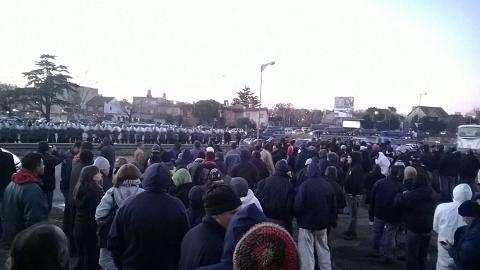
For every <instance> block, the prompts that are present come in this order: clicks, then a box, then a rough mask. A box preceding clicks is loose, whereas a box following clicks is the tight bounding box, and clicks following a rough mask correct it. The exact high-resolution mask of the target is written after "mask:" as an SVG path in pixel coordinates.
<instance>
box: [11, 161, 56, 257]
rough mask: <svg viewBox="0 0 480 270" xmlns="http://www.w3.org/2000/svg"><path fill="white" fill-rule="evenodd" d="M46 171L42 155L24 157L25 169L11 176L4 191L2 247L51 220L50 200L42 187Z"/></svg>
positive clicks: (23, 164) (23, 165)
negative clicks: (49, 211)
mask: <svg viewBox="0 0 480 270" xmlns="http://www.w3.org/2000/svg"><path fill="white" fill-rule="evenodd" d="M43 170H44V165H43V160H42V155H41V154H38V153H30V154H27V155H26V156H24V157H23V158H22V169H21V170H20V171H18V172H17V173H14V174H13V175H12V181H11V182H10V184H8V186H7V188H6V189H5V192H4V194H3V210H4V213H3V215H4V220H3V225H4V227H3V235H2V245H3V246H5V247H6V248H7V250H8V247H9V246H10V244H11V243H12V241H13V239H14V238H15V235H16V234H17V233H19V232H20V231H22V230H24V229H26V228H27V227H29V226H32V225H33V224H35V223H38V222H42V221H46V220H47V218H48V205H47V198H46V195H45V193H44V192H43V190H42V188H41V184H42V180H41V178H40V176H41V175H43Z"/></svg>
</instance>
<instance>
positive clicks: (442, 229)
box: [433, 184, 472, 270]
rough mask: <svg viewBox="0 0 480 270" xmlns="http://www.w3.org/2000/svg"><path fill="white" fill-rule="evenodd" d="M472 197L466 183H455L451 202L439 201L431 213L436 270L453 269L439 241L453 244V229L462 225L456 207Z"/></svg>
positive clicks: (450, 260) (452, 263)
mask: <svg viewBox="0 0 480 270" xmlns="http://www.w3.org/2000/svg"><path fill="white" fill-rule="evenodd" d="M471 198H472V190H471V189H470V187H469V186H468V185H467V184H460V185H457V186H456V187H455V188H454V189H453V202H449V203H441V204H439V205H438V206H437V208H436V209H435V214H434V215H433V230H434V231H435V232H436V233H437V234H438V238H437V251H438V257H437V268H436V269H437V270H453V269H456V268H455V262H454V261H453V259H452V258H451V257H450V255H448V251H447V250H445V249H444V248H442V245H441V244H440V242H442V241H443V242H449V243H452V244H454V243H455V242H454V236H455V231H456V230H457V229H458V228H460V227H462V226H464V225H465V222H464V221H463V218H462V217H461V216H460V215H459V214H458V207H459V206H460V205H461V204H462V203H463V202H464V201H468V200H470V199H471Z"/></svg>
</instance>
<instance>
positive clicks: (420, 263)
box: [394, 174, 438, 269]
mask: <svg viewBox="0 0 480 270" xmlns="http://www.w3.org/2000/svg"><path fill="white" fill-rule="evenodd" d="M413 187H414V188H413V190H412V191H407V192H404V193H403V194H402V195H401V196H398V197H397V199H396V201H395V204H394V205H395V207H397V208H398V209H400V210H401V211H402V217H403V221H404V222H405V227H406V229H407V269H426V268H427V267H426V262H427V253H428V247H429V243H430V237H431V232H432V229H433V222H432V221H433V215H434V213H435V207H436V206H437V203H438V198H437V195H436V194H435V191H433V189H432V188H431V187H430V186H429V185H428V176H426V175H423V174H418V175H417V176H416V177H415V178H414V179H413Z"/></svg>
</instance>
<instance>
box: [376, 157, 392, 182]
mask: <svg viewBox="0 0 480 270" xmlns="http://www.w3.org/2000/svg"><path fill="white" fill-rule="evenodd" d="M375 164H376V165H378V166H379V167H380V171H381V172H382V174H383V175H384V176H387V175H388V169H389V168H390V160H389V159H388V158H387V157H386V156H385V154H384V153H383V152H377V154H376V158H375Z"/></svg>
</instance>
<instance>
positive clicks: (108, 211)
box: [95, 164, 143, 270]
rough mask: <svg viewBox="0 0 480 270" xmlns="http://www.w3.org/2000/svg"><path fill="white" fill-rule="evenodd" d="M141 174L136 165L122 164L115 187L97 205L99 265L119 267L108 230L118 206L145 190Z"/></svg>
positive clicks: (104, 267)
mask: <svg viewBox="0 0 480 270" xmlns="http://www.w3.org/2000/svg"><path fill="white" fill-rule="evenodd" d="M141 175H142V174H141V172H140V170H139V169H138V168H137V167H136V166H135V165H132V164H124V165H122V166H121V167H120V169H118V172H117V174H116V175H115V177H114V178H113V187H111V188H110V189H109V190H107V192H105V195H103V197H102V200H101V201H100V204H99V205H98V206H97V209H96V211H95V221H96V222H97V226H98V230H97V234H98V237H99V246H100V256H99V265H100V266H101V267H102V268H103V269H111V270H113V269H117V267H116V266H115V262H114V261H113V257H112V254H111V253H110V251H108V249H107V238H108V232H109V231H110V227H111V225H112V221H113V218H114V217H115V213H116V211H117V210H118V208H120V207H121V206H122V205H123V203H124V202H125V200H126V199H128V198H129V197H131V196H135V195H138V194H140V193H141V192H143V189H142V188H140V184H141V181H140V177H141Z"/></svg>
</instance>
